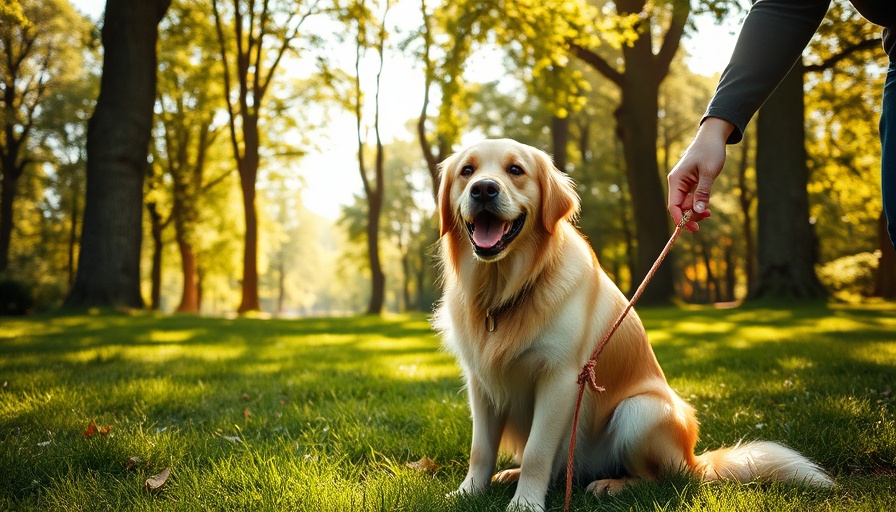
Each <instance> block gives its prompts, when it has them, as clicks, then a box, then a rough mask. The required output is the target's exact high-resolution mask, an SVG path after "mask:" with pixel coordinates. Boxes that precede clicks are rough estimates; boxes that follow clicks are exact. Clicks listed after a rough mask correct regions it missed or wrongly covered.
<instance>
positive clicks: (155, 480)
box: [144, 468, 171, 492]
mask: <svg viewBox="0 0 896 512" xmlns="http://www.w3.org/2000/svg"><path fill="white" fill-rule="evenodd" d="M169 476H171V468H165V469H163V470H162V472H161V473H159V474H158V475H153V476H151V477H149V478H147V479H146V482H145V483H144V485H145V486H146V490H147V491H149V492H156V491H158V490H159V489H161V488H162V486H164V485H165V482H167V481H168V477H169Z"/></svg>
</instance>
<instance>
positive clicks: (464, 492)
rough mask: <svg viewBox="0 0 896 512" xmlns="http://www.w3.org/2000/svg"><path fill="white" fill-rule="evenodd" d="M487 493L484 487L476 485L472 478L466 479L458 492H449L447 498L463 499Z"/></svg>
mask: <svg viewBox="0 0 896 512" xmlns="http://www.w3.org/2000/svg"><path fill="white" fill-rule="evenodd" d="M483 491H485V486H484V485H476V483H475V482H474V481H473V480H472V479H471V478H466V479H464V481H463V482H461V484H460V487H458V488H457V489H456V490H454V491H451V492H449V493H448V494H446V495H445V496H446V497H448V498H462V497H464V496H473V495H476V494H480V493H482V492H483Z"/></svg>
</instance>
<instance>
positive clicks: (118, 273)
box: [65, 0, 170, 308]
mask: <svg viewBox="0 0 896 512" xmlns="http://www.w3.org/2000/svg"><path fill="white" fill-rule="evenodd" d="M169 3H170V0H108V1H107V3H106V12H105V21H104V23H103V29H102V42H103V49H104V56H103V76H102V80H101V83H100V95H99V98H98V99H97V104H96V110H95V111H94V113H93V116H91V118H90V122H89V123H88V127H87V194H86V201H85V207H84V224H83V228H82V234H81V250H80V255H79V258H78V273H77V276H76V277H75V284H74V286H73V287H72V291H71V293H70V294H69V296H68V298H67V299H66V301H65V305H66V306H70V307H89V306H106V307H132V308H142V307H143V298H142V297H141V295H140V242H141V236H142V221H143V179H144V173H145V171H146V165H147V162H146V157H147V154H148V145H149V137H150V130H151V127H152V115H153V110H152V109H153V104H154V102H155V96H156V42H157V39H158V24H159V21H161V19H162V17H163V16H164V15H165V11H166V10H167V9H168V5H169Z"/></svg>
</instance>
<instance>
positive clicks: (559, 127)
mask: <svg viewBox="0 0 896 512" xmlns="http://www.w3.org/2000/svg"><path fill="white" fill-rule="evenodd" d="M551 141H552V143H553V146H554V148H553V149H554V155H553V156H554V165H555V166H557V168H558V169H560V170H561V171H563V172H566V162H567V160H568V158H569V152H568V151H567V149H566V147H567V145H568V144H569V116H566V117H557V116H553V117H551Z"/></svg>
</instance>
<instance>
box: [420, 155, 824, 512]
mask: <svg viewBox="0 0 896 512" xmlns="http://www.w3.org/2000/svg"><path fill="white" fill-rule="evenodd" d="M484 195H489V196H490V195H494V199H492V200H489V201H484V202H483V200H481V199H480V198H481V197H484ZM438 207H439V212H440V219H441V235H442V238H441V258H442V264H443V281H444V283H443V284H444V296H443V299H442V302H441V304H440V305H439V307H438V309H437V311H436V315H435V317H434V321H433V323H434V326H435V327H436V328H437V329H438V330H439V331H440V332H441V333H442V335H443V338H444V345H445V347H446V348H447V350H449V351H450V352H452V353H453V354H454V355H455V356H456V357H457V360H458V363H459V364H460V366H461V368H462V370H463V374H464V378H465V380H466V387H467V393H468V398H469V402H470V409H471V413H472V419H473V439H472V447H471V453H470V468H469V472H468V473H467V476H466V478H465V479H464V481H463V482H462V483H461V485H460V487H459V488H458V490H457V491H456V493H459V494H465V493H476V492H481V491H482V490H483V489H484V488H485V487H486V485H487V484H488V483H489V481H490V480H496V481H502V482H509V481H516V480H518V485H517V489H516V493H515V495H514V497H513V500H512V502H511V506H510V508H516V507H522V508H528V509H543V507H544V498H545V493H546V491H547V488H548V485H549V484H550V482H551V480H552V479H554V478H556V477H557V476H558V475H559V474H561V473H562V470H563V468H564V466H565V461H566V458H567V453H566V452H567V448H568V446H569V436H570V428H571V424H572V416H573V409H574V407H575V396H576V393H577V390H578V387H577V376H578V374H579V372H580V371H581V368H582V365H583V364H584V363H585V361H586V360H587V359H588V357H589V355H590V353H591V351H592V350H593V349H594V347H595V345H596V343H597V342H598V341H599V340H600V339H601V338H602V337H603V336H604V335H605V334H606V331H607V329H609V327H610V326H611V325H612V323H613V322H614V321H615V319H616V317H617V316H618V315H619V313H620V312H621V311H622V309H623V308H624V307H625V306H626V304H627V300H626V298H625V297H624V296H623V294H622V293H621V292H620V291H619V289H618V288H617V287H616V286H615V285H614V284H613V282H612V281H611V280H610V279H609V278H608V277H607V275H606V274H605V273H604V272H603V270H602V269H601V267H600V265H599V264H598V261H597V258H596V256H595V255H594V252H593V251H592V250H591V247H590V245H589V243H588V242H587V240H585V238H584V237H583V236H582V235H581V234H580V233H579V231H578V230H577V229H576V228H575V226H574V222H575V219H576V216H577V215H578V211H579V197H578V195H577V194H576V191H575V188H574V185H573V183H572V181H571V180H570V179H569V178H568V177H567V176H566V175H565V174H563V173H561V172H560V171H559V170H557V169H556V168H555V167H554V165H553V163H552V161H551V159H550V157H549V156H548V155H547V154H545V153H544V152H542V151H540V150H537V149H535V148H532V147H529V146H526V145H523V144H520V143H518V142H516V141H513V140H509V139H501V140H486V141H483V142H480V143H478V144H475V145H472V146H470V147H468V148H466V149H464V150H462V151H460V152H458V153H456V154H455V155H453V156H451V157H450V158H448V159H447V160H446V161H445V162H443V163H442V168H441V183H440V187H439V200H438ZM483 210H488V212H489V213H487V214H482V213H481V212H482V211H483ZM481 215H485V217H482V218H480V217H479V216H481ZM483 219H484V220H483ZM522 219H524V220H522ZM520 226H521V228H520ZM497 229H501V230H502V232H503V233H504V236H503V237H502V238H501V241H500V242H499V241H497V236H498V231H496V230H497ZM477 231H478V233H477ZM517 232H518V234H516V238H513V239H512V240H511V238H512V236H513V235H514V234H515V233H517ZM505 239H506V240H505ZM474 240H476V243H475V244H474ZM480 244H485V246H484V247H480ZM493 244H494V247H492V245H493ZM504 245H506V246H504ZM502 246H503V250H500V248H501V247H502ZM496 251H498V252H497V254H495V252H496ZM595 371H596V374H597V376H598V381H599V383H600V384H601V385H603V386H605V387H606V392H604V393H601V394H597V393H592V392H590V391H586V394H585V399H584V401H583V406H582V413H581V417H580V421H579V427H578V428H579V430H578V432H579V434H578V441H577V448H576V457H575V461H576V464H575V468H574V469H575V475H576V478H577V480H580V481H592V480H593V482H592V483H591V484H590V485H589V486H588V489H589V490H590V491H592V492H594V493H595V494H603V493H607V492H616V491H618V490H619V489H621V488H622V487H623V486H624V485H625V484H626V483H628V482H630V481H632V480H636V479H640V478H644V479H655V478H659V477H661V476H662V475H663V474H665V473H669V472H675V471H689V472H691V473H693V474H695V475H697V476H698V477H700V478H703V479H705V480H715V479H718V478H733V479H737V480H741V481H750V480H784V481H795V482H807V483H811V484H817V485H823V486H829V485H833V482H832V481H831V480H830V478H829V477H828V476H827V475H825V473H824V472H823V471H822V470H821V469H819V468H818V467H817V466H816V465H815V464H813V463H812V462H810V461H808V460H806V459H805V458H804V457H802V456H801V455H799V454H797V453H796V452H793V451H792V450H790V449H788V448H784V447H782V446H780V445H777V444H775V443H768V442H756V443H748V444H740V445H738V446H735V447H732V448H727V449H723V450H716V451H714V452H709V453H706V454H703V455H701V456H695V455H694V445H695V444H696V442H697V432H698V424H697V420H696V418H695V415H694V410H693V408H692V407H691V406H690V405H688V404H687V403H686V402H684V401H683V400H682V399H681V398H679V397H678V395H676V394H675V392H674V391H673V390H672V389H671V388H670V387H669V385H668V384H667V383H666V378H665V376H664V375H663V371H662V369H661V368H660V366H659V363H658V362H657V360H656V357H655V356H654V353H653V350H652V348H651V346H650V344H649V342H648V340H647V336H646V334H645V331H644V328H643V326H642V325H641V321H640V320H639V318H638V316H637V314H636V313H635V312H634V311H631V312H630V313H629V315H628V317H627V318H626V319H625V321H624V322H623V323H622V325H621V326H620V328H619V330H618V331H617V332H616V333H615V334H614V336H613V338H612V339H611V340H610V342H609V344H608V345H607V347H606V349H605V350H604V352H603V353H602V355H601V357H600V358H599V359H598V361H597V366H596V368H595ZM499 447H500V448H503V449H505V450H507V451H508V452H509V453H511V454H513V456H514V458H515V461H516V462H517V463H518V464H520V467H519V468H518V469H511V470H506V471H503V472H501V473H499V474H498V475H494V477H493V475H492V473H493V472H494V468H495V461H496V458H497V453H498V450H499ZM586 479H587V480H586Z"/></svg>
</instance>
